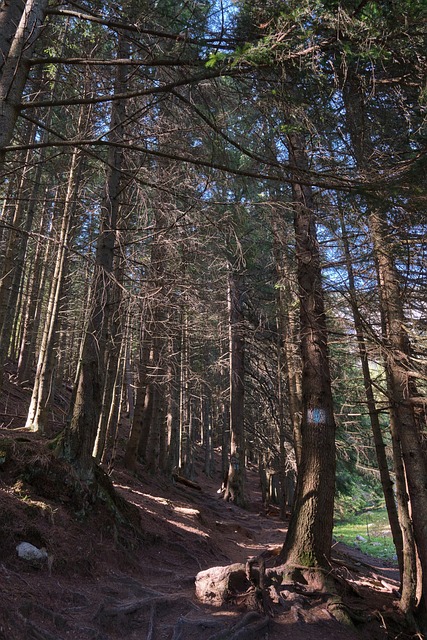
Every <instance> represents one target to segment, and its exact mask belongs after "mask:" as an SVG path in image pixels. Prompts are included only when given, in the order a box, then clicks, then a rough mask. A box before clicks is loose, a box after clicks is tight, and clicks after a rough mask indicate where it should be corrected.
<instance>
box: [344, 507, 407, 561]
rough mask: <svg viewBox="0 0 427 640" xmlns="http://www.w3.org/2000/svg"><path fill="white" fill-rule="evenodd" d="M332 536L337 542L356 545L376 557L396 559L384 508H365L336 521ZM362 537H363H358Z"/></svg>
mask: <svg viewBox="0 0 427 640" xmlns="http://www.w3.org/2000/svg"><path fill="white" fill-rule="evenodd" d="M334 536H335V538H336V540H338V541H339V542H344V543H345V544H347V545H349V546H353V547H357V548H358V549H360V550H361V551H363V553H366V554H369V555H371V556H374V557H376V558H384V559H387V560H396V549H395V547H394V544H393V539H392V537H391V532H390V526H389V523H388V517H387V511H386V510H385V509H384V508H381V509H372V510H367V511H366V510H365V511H363V512H362V513H359V514H357V515H351V516H349V517H347V518H345V519H343V520H340V521H337V522H336V524H335V527H334ZM357 536H359V538H363V539H358V538H357Z"/></svg>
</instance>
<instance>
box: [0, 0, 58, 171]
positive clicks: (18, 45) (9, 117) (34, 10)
mask: <svg viewBox="0 0 427 640" xmlns="http://www.w3.org/2000/svg"><path fill="white" fill-rule="evenodd" d="M48 1H49V0H27V2H26V3H25V8H24V10H23V12H22V14H21V18H20V20H19V23H17V25H16V23H14V18H15V14H16V15H18V13H19V11H20V8H19V11H18V10H14V11H12V10H11V11H10V12H7V15H6V16H3V19H4V28H5V30H6V32H5V36H6V40H7V41H10V46H9V51H8V54H7V58H6V59H5V62H4V64H3V66H2V67H0V176H1V173H2V169H3V163H4V160H5V152H4V147H6V146H7V145H8V144H9V142H10V141H11V139H12V136H13V132H14V129H15V124H16V120H17V118H18V114H19V106H20V102H21V98H22V92H23V90H24V86H25V83H26V81H27V77H28V73H29V69H30V58H31V56H32V54H33V51H34V47H35V44H36V42H37V38H38V37H39V36H40V33H41V32H42V27H43V21H44V19H45V15H46V9H47V5H48ZM14 4H16V3H14ZM14 25H15V28H14ZM6 40H5V41H4V43H3V47H5V48H7V46H8V45H7V44H6Z"/></svg>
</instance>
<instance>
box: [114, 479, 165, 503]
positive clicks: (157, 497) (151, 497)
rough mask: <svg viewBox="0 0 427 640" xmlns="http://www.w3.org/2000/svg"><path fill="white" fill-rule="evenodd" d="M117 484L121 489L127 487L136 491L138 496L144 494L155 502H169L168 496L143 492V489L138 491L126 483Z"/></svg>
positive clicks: (143, 495) (128, 489)
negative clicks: (162, 496) (163, 496)
mask: <svg viewBox="0 0 427 640" xmlns="http://www.w3.org/2000/svg"><path fill="white" fill-rule="evenodd" d="M115 486H116V487H118V488H119V489H125V490H127V491H130V492H131V493H136V494H137V495H138V496H142V497H143V498H148V499H149V500H154V502H158V503H159V504H165V505H168V504H169V500H166V498H161V497H160V496H152V495H151V494H149V493H143V492H142V491H137V490H136V489H134V488H133V487H128V486H127V485H125V484H115Z"/></svg>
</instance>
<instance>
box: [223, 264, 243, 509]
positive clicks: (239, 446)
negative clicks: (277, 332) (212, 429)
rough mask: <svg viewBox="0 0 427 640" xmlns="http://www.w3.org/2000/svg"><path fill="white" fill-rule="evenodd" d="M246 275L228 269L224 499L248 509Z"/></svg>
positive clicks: (230, 267)
mask: <svg viewBox="0 0 427 640" xmlns="http://www.w3.org/2000/svg"><path fill="white" fill-rule="evenodd" d="M242 295H243V276H242V274H240V273H239V272H238V271H237V270H236V269H235V267H233V266H232V265H229V270H228V313H229V345H230V347H229V348H230V356H229V357H230V435H231V438H230V463H229V467H228V478H227V486H226V489H225V494H224V499H225V500H231V501H232V502H234V503H235V504H236V505H238V506H239V507H246V504H247V499H246V495H245V476H246V473H245V424H244V394H245V338H244V317H243V306H242Z"/></svg>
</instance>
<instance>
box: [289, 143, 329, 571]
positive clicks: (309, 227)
mask: <svg viewBox="0 0 427 640" xmlns="http://www.w3.org/2000/svg"><path fill="white" fill-rule="evenodd" d="M288 149H289V158H290V162H291V163H292V165H293V166H294V167H295V169H296V175H297V172H298V170H301V169H303V170H305V169H307V165H308V163H307V159H306V153H305V149H304V142H303V139H302V137H301V136H300V135H298V134H290V135H289V136H288ZM293 200H294V203H293V206H294V224H295V238H296V258H297V278H298V287H299V300H300V335H301V362H302V420H301V437H302V447H301V460H300V464H299V469H298V478H297V486H296V492H295V502H294V508H293V511H292V515H291V520H290V523H289V530H288V534H287V536H286V540H285V544H284V546H283V549H282V552H281V556H282V557H283V559H284V560H285V561H286V562H287V563H288V564H290V565H304V566H327V565H328V559H329V557H330V553H331V546H332V529H333V514H334V495H335V420H334V412H333V402H332V392H331V377H330V371H329V356H328V345H327V328H326V317H325V309H324V300H323V291H322V278H321V267H320V254H319V246H318V243H317V237H316V226H315V216H314V210H315V209H314V202H313V195H312V192H311V189H310V188H309V187H306V186H302V185H300V184H298V183H297V182H295V183H294V184H293Z"/></svg>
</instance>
